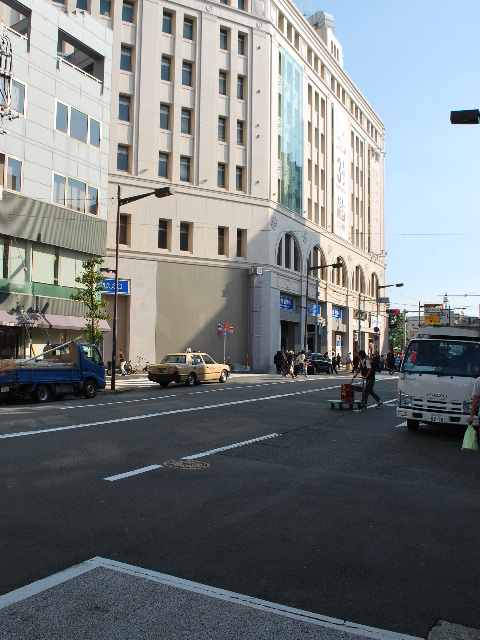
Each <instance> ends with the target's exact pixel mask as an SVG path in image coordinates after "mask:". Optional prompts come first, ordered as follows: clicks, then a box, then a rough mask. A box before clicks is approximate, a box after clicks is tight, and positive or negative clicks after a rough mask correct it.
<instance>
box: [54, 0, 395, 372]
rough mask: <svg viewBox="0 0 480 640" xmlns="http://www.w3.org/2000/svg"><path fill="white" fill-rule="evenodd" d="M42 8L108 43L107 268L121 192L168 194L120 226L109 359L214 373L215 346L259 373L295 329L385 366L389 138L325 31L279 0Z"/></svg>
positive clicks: (325, 25)
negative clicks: (173, 359)
mask: <svg viewBox="0 0 480 640" xmlns="http://www.w3.org/2000/svg"><path fill="white" fill-rule="evenodd" d="M52 4H53V5H54V6H56V7H57V8H58V9H59V10H60V11H66V12H73V11H77V12H79V11H89V12H91V14H92V16H93V17H94V18H96V19H97V20H98V21H99V22H100V23H102V24H103V25H104V26H106V27H108V28H110V29H112V30H113V35H114V38H113V54H112V55H113V69H112V94H111V95H112V103H111V114H110V123H111V128H110V156H109V193H108V195H109V200H108V225H107V250H106V266H108V267H110V268H114V266H115V259H114V256H115V248H116V218H117V200H116V196H117V186H118V185H120V186H121V196H122V198H128V197H130V196H134V195H139V194H142V193H147V192H152V191H153V189H155V188H157V187H161V186H167V185H172V186H174V188H175V191H176V193H175V195H174V196H172V197H168V198H163V199H157V198H155V197H153V196H152V197H147V198H144V199H142V200H139V201H137V202H134V203H131V204H128V205H124V206H122V208H121V211H120V225H119V233H120V247H119V250H120V258H119V274H118V275H119V279H120V281H121V287H122V288H121V292H120V293H119V295H118V340H117V345H118V347H123V349H124V350H125V352H126V354H127V356H129V357H130V358H132V360H135V359H136V357H137V356H142V357H144V358H146V359H147V360H149V361H153V360H158V359H159V358H162V357H163V355H164V354H165V353H167V352H171V351H177V350H184V349H185V348H188V347H191V348H192V349H199V350H202V351H207V352H209V353H210V354H211V355H212V356H213V357H214V358H216V359H218V360H221V359H222V358H223V351H224V341H226V342H225V347H226V355H227V356H228V357H229V360H230V362H231V363H234V364H236V365H241V366H244V365H246V363H247V358H248V363H249V366H251V367H252V368H253V369H254V370H269V369H271V368H272V367H273V362H272V360H273V355H274V354H275V352H276V351H277V350H279V349H282V348H285V349H293V350H294V351H296V352H297V351H299V350H300V349H301V348H303V346H304V344H305V327H306V344H307V346H308V348H310V349H311V350H314V349H315V348H316V349H317V351H321V352H322V353H323V352H325V351H329V352H332V351H337V352H340V353H341V354H342V355H343V357H345V356H346V354H347V352H348V351H351V352H353V351H354V350H355V349H357V348H360V347H362V348H373V345H374V344H379V345H380V351H383V352H384V351H385V350H386V340H385V338H386V336H385V335H384V333H385V332H384V328H385V305H382V304H380V305H378V304H377V301H376V300H377V294H378V289H377V287H378V285H382V284H384V283H385V280H384V278H385V251H384V248H385V245H384V219H385V210H384V157H385V153H384V145H385V129H384V125H383V123H382V121H381V120H380V118H379V117H378V115H377V114H376V113H375V112H374V110H373V109H372V107H371V106H370V105H369V103H368V102H367V100H366V99H365V97H364V96H363V95H362V93H361V92H360V90H359V89H358V88H357V87H356V86H355V84H354V83H353V81H352V80H351V79H350V77H349V76H348V75H347V74H346V72H345V71H344V69H343V53H342V46H341V44H340V43H339V42H338V40H337V39H336V38H335V35H334V20H333V17H332V16H330V15H328V14H325V13H323V12H318V13H316V14H315V15H313V16H311V17H309V18H308V19H307V18H305V17H304V16H303V15H302V14H301V13H300V11H299V10H298V9H297V7H296V6H295V5H294V4H293V3H292V2H289V1H288V0H285V1H283V0H275V1H273V2H263V1H262V0H222V1H221V2H205V1H204V0H185V1H183V2H181V3H179V2H170V1H165V2H161V1H158V0H148V1H147V0H134V1H133V0H111V1H109V0H65V2H64V3H63V4H62V3H61V2H58V0H57V1H56V2H52ZM334 263H335V264H337V263H340V264H341V267H340V268H336V269H334V268H332V267H331V266H328V265H332V264H334ZM315 266H318V267H319V269H318V270H315V269H310V270H309V271H308V300H307V302H306V297H307V295H306V294H307V267H315ZM320 267H325V268H320ZM106 295H108V296H109V299H110V300H111V299H112V298H113V296H112V295H110V294H106ZM315 298H317V300H315ZM305 313H307V317H305ZM219 323H220V324H222V325H223V324H226V325H227V327H228V328H227V335H226V337H224V336H223V329H222V330H220V331H219V330H218V325H219ZM231 326H232V327H233V332H232V333H231V332H230V328H231ZM377 326H378V327H379V329H380V331H379V335H380V340H379V342H377V343H374V335H375V328H376V327H377ZM109 340H111V338H110V337H109V334H107V335H106V339H105V350H106V352H107V353H108V352H109V349H111V342H110V343H109Z"/></svg>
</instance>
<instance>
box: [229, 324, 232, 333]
mask: <svg viewBox="0 0 480 640" xmlns="http://www.w3.org/2000/svg"><path fill="white" fill-rule="evenodd" d="M230 333H233V324H231V325H230Z"/></svg>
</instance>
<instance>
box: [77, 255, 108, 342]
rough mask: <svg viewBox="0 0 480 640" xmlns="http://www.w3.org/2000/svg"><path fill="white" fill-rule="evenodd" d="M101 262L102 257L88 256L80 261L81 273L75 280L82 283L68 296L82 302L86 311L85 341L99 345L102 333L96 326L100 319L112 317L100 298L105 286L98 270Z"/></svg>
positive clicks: (105, 303)
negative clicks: (80, 286) (75, 291)
mask: <svg viewBox="0 0 480 640" xmlns="http://www.w3.org/2000/svg"><path fill="white" fill-rule="evenodd" d="M102 264H103V260H102V258H89V259H88V260H83V261H82V267H83V273H82V275H81V276H79V277H78V278H75V282H77V283H78V284H81V285H83V287H82V288H77V293H72V295H71V296H70V298H71V299H72V300H76V301H77V302H83V304H84V305H85V307H86V309H87V311H86V313H85V320H86V323H85V331H84V335H85V339H86V341H87V342H90V343H92V344H96V345H97V347H99V346H101V344H102V342H103V334H102V332H101V331H100V329H99V328H98V326H99V323H100V320H110V318H111V317H112V316H111V314H110V313H107V305H108V303H107V302H106V300H102V295H101V294H102V291H105V290H106V289H107V287H105V286H104V285H103V274H102V273H101V272H100V271H99V268H100V266H101V265H102Z"/></svg>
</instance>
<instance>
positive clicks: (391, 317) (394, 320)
mask: <svg viewBox="0 0 480 640" xmlns="http://www.w3.org/2000/svg"><path fill="white" fill-rule="evenodd" d="M399 315H400V309H389V310H388V328H389V329H395V328H396V326H397V324H398V318H399Z"/></svg>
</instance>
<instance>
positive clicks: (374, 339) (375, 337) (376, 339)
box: [373, 333, 380, 342]
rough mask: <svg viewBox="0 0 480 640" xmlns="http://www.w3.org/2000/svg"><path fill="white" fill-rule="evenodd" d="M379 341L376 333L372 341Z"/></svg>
mask: <svg viewBox="0 0 480 640" xmlns="http://www.w3.org/2000/svg"><path fill="white" fill-rule="evenodd" d="M379 340H380V336H379V335H378V333H376V334H375V335H374V336H373V341H374V342H378V341H379Z"/></svg>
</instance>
